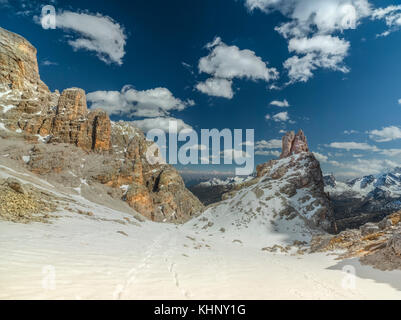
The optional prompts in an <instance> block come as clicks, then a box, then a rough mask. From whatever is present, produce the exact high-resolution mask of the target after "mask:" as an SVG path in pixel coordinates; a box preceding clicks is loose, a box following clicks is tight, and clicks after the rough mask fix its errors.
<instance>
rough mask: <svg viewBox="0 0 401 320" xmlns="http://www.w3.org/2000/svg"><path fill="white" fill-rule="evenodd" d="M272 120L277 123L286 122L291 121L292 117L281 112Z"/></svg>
mask: <svg viewBox="0 0 401 320" xmlns="http://www.w3.org/2000/svg"><path fill="white" fill-rule="evenodd" d="M272 119H273V120H274V121H276V122H285V121H288V120H290V117H289V115H288V112H280V113H277V114H275V115H274V116H273V117H272Z"/></svg>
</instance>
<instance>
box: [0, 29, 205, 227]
mask: <svg viewBox="0 0 401 320" xmlns="http://www.w3.org/2000/svg"><path fill="white" fill-rule="evenodd" d="M0 66H1V69H0V114H1V115H2V120H1V123H0V125H1V126H3V127H4V128H5V130H7V131H8V132H11V133H13V134H14V135H16V134H17V135H18V134H20V135H21V136H23V137H24V138H25V139H26V142H27V143H38V142H43V143H47V147H46V148H43V147H41V146H40V145H37V146H34V147H32V148H31V150H30V154H29V161H26V166H27V167H28V168H29V169H30V170H31V171H32V172H34V173H36V174H40V175H43V176H45V177H50V176H52V175H54V174H57V175H58V176H60V177H63V178H64V179H65V181H66V183H67V181H70V180H71V177H70V176H69V177H67V173H69V172H70V173H72V174H73V175H76V176H79V177H80V179H82V180H85V181H86V180H90V181H92V183H100V184H102V185H104V186H107V187H109V188H111V189H114V191H112V192H111V191H110V194H113V195H114V196H115V197H120V199H121V200H123V201H126V202H127V203H128V204H129V205H130V206H131V207H132V208H134V209H135V210H137V211H138V212H139V213H141V214H142V215H143V216H145V217H147V218H149V219H152V220H154V221H166V222H183V221H186V220H188V219H190V218H191V217H192V216H193V215H195V214H197V213H199V212H200V211H201V210H202V209H203V205H202V204H201V203H200V201H199V200H198V199H197V198H196V197H195V196H193V195H192V193H191V192H190V191H188V190H187V189H186V188H185V186H184V182H183V180H182V178H181V177H180V175H179V174H178V172H177V171H176V170H175V169H174V168H173V167H171V166H169V165H166V164H156V165H151V164H150V163H148V161H147V159H146V156H145V155H146V152H147V151H148V148H149V147H150V146H153V145H154V143H153V142H148V141H147V140H146V139H145V136H144V135H143V133H142V132H141V131H140V130H139V129H137V128H134V127H133V126H132V125H131V124H129V123H125V122H119V123H112V122H111V121H110V119H109V116H108V115H107V114H106V112H104V111H102V110H88V108H87V103H86V94H85V91H84V90H82V89H79V88H70V89H66V90H64V91H63V92H62V93H61V94H60V93H59V92H58V91H56V92H54V93H51V92H50V91H49V89H48V88H47V86H46V85H45V84H44V83H43V82H42V81H41V80H40V76H39V70H38V64H37V59H36V49H35V48H34V47H33V46H32V45H31V44H30V43H29V42H28V41H26V40H25V39H23V38H22V37H20V36H18V35H15V34H13V33H11V32H8V31H6V30H4V29H1V28H0ZM1 126H0V131H2V132H4V129H3V130H2V129H1ZM58 144H68V145H74V146H76V147H78V148H79V149H81V150H83V151H85V152H87V153H95V155H93V157H92V156H91V158H93V161H95V162H96V164H97V165H94V166H90V167H88V166H85V165H84V164H82V163H81V162H82V158H83V157H81V159H79V158H77V159H75V160H76V161H78V163H72V162H71V161H72V160H71V159H72V157H71V150H70V149H69V148H65V150H62V149H60V148H57V147H56V145H58ZM10 154H14V153H13V152H11V151H10ZM16 158H18V156H16ZM19 158H20V157H19ZM83 168H84V169H83ZM53 178H54V177H53ZM74 183H75V182H74ZM123 191H124V192H123Z"/></svg>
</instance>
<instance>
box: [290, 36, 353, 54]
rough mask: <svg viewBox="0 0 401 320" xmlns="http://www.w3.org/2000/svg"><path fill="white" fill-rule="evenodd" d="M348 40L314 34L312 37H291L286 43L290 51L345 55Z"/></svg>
mask: <svg viewBox="0 0 401 320" xmlns="http://www.w3.org/2000/svg"><path fill="white" fill-rule="evenodd" d="M349 46H350V44H349V42H348V41H345V40H343V39H340V38H338V37H333V36H330V35H316V36H314V37H312V38H306V37H304V38H293V39H291V40H290V42H289V44H288V49H289V51H290V52H296V53H299V54H308V53H311V52H317V53H320V54H322V55H327V56H329V55H345V54H346V53H347V51H348V49H349Z"/></svg>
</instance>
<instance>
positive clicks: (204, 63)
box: [199, 38, 278, 81]
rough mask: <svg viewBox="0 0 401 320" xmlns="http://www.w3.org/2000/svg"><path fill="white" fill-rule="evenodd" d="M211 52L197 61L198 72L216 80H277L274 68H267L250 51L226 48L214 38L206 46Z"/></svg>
mask: <svg viewBox="0 0 401 320" xmlns="http://www.w3.org/2000/svg"><path fill="white" fill-rule="evenodd" d="M207 47H208V48H209V49H213V50H212V52H211V53H210V54H209V55H208V56H206V57H203V58H201V59H200V60H199V71H200V72H204V73H207V74H210V75H212V76H214V77H217V78H224V79H234V78H246V79H250V80H264V81H270V80H272V79H273V80H274V79H276V78H277V76H278V73H277V70H276V69H275V68H268V67H267V64H266V62H264V61H263V60H262V59H261V58H260V57H258V56H256V54H255V52H253V51H251V50H247V49H245V50H240V49H239V48H238V47H237V46H228V45H226V44H225V43H224V42H222V41H221V39H220V38H216V39H215V40H214V41H213V42H212V43H210V44H208V45H207Z"/></svg>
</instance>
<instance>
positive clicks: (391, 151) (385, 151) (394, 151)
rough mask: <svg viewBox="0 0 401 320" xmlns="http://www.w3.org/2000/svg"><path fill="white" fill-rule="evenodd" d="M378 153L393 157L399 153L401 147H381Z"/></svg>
mask: <svg viewBox="0 0 401 320" xmlns="http://www.w3.org/2000/svg"><path fill="white" fill-rule="evenodd" d="M380 153H381V154H383V155H385V156H387V157H395V156H400V155H401V149H383V150H381V151H380Z"/></svg>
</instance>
